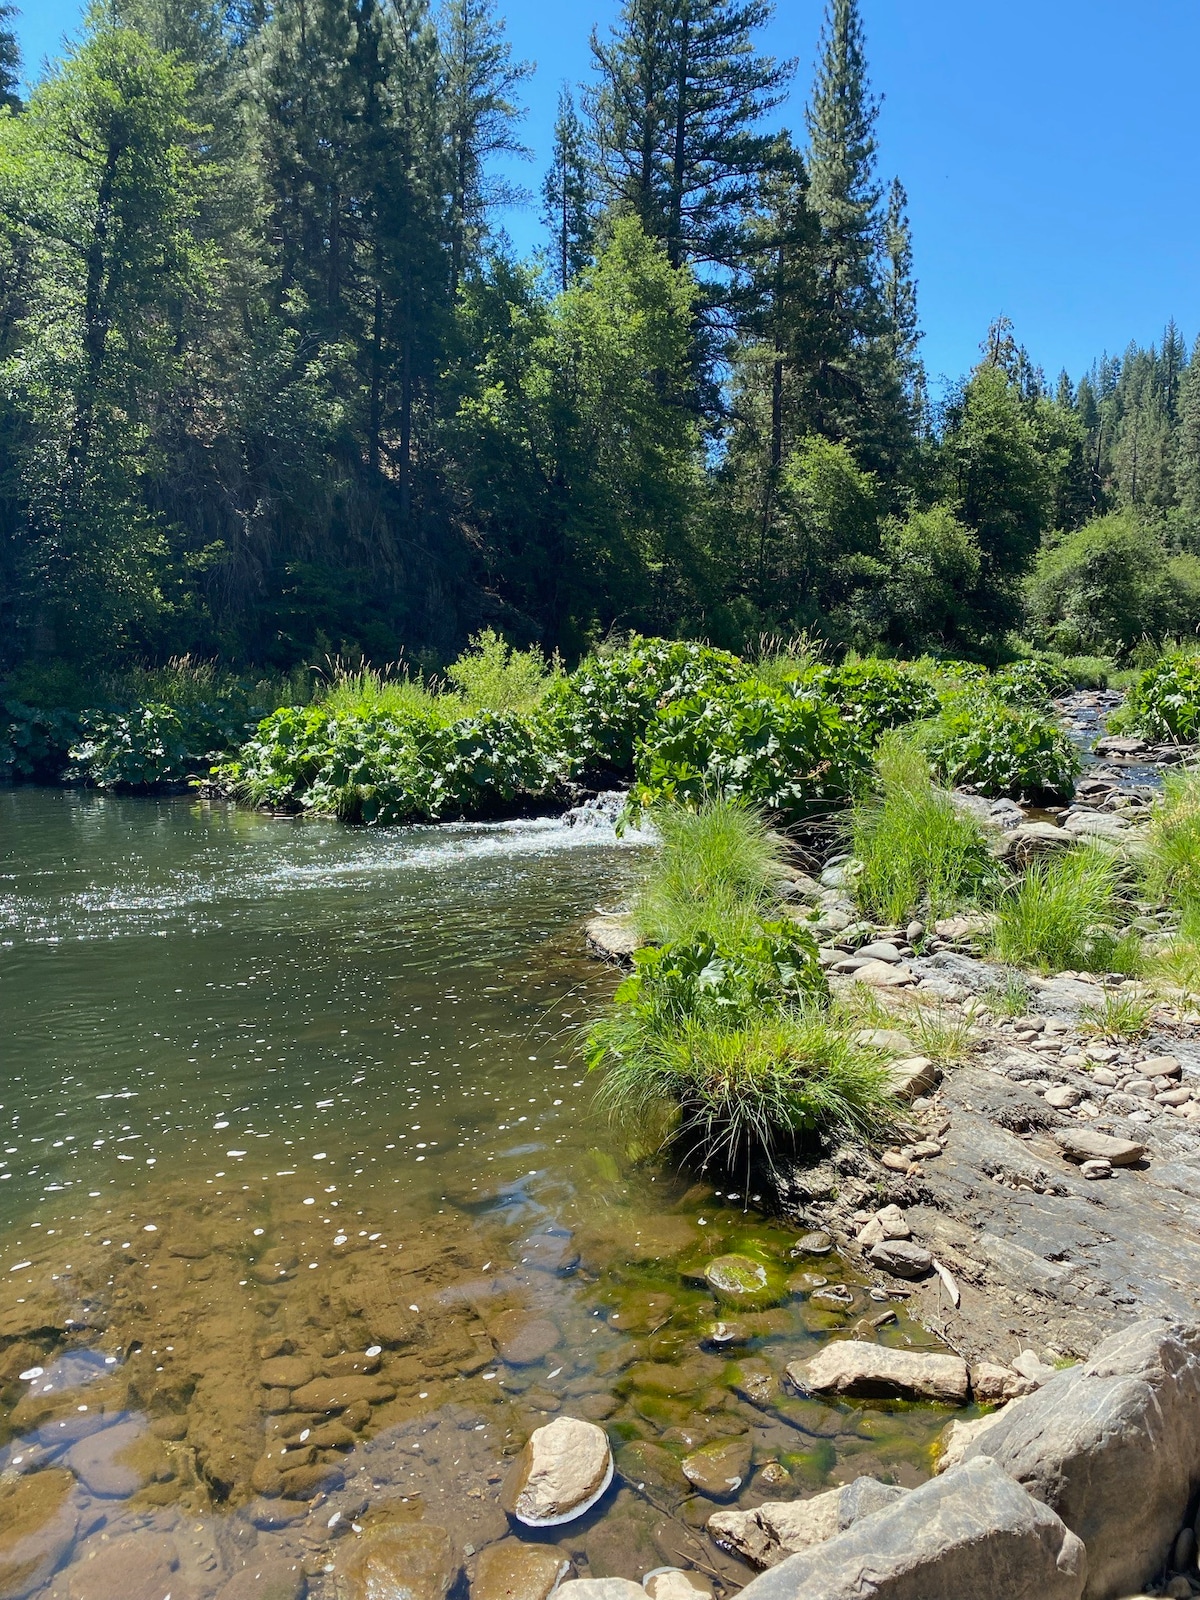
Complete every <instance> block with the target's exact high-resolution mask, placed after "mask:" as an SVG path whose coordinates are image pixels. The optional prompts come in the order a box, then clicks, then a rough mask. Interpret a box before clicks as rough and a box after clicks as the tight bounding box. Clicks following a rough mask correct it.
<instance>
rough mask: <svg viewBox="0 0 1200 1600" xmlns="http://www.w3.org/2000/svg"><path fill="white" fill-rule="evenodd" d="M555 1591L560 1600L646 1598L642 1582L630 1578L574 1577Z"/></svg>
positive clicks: (643, 1599) (639, 1599) (632, 1599)
mask: <svg viewBox="0 0 1200 1600" xmlns="http://www.w3.org/2000/svg"><path fill="white" fill-rule="evenodd" d="M554 1592H555V1594H556V1595H557V1596H558V1600H646V1591H645V1590H644V1589H643V1588H642V1586H641V1584H640V1583H634V1582H633V1581H632V1580H631V1579H629V1578H572V1579H571V1580H570V1581H569V1582H568V1583H564V1584H563V1585H562V1586H561V1587H560V1588H558V1589H556V1590H555V1591H554Z"/></svg>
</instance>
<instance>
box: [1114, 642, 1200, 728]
mask: <svg viewBox="0 0 1200 1600" xmlns="http://www.w3.org/2000/svg"><path fill="white" fill-rule="evenodd" d="M1122 711H1123V718H1122V720H1123V722H1124V723H1125V724H1126V725H1132V726H1133V727H1136V728H1139V729H1140V730H1141V732H1142V733H1144V734H1145V736H1146V738H1148V739H1156V740H1159V741H1161V742H1162V743H1170V744H1194V743H1195V742H1196V740H1197V739H1198V738H1200V651H1198V650H1194V649H1191V650H1182V649H1177V650H1171V651H1169V652H1168V653H1167V654H1166V655H1164V656H1163V657H1162V658H1161V659H1160V660H1159V661H1157V662H1156V663H1155V664H1154V665H1153V666H1152V667H1148V668H1147V669H1146V671H1145V672H1143V673H1142V675H1141V677H1140V678H1139V679H1138V680H1137V682H1136V683H1135V684H1134V686H1133V688H1132V689H1131V690H1130V691H1129V695H1128V698H1127V700H1126V703H1125V705H1124V707H1123V708H1122Z"/></svg>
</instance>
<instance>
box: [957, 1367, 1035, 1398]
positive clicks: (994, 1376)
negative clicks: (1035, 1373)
mask: <svg viewBox="0 0 1200 1600" xmlns="http://www.w3.org/2000/svg"><path fill="white" fill-rule="evenodd" d="M1033 1387H1034V1385H1033V1383H1032V1381H1031V1380H1030V1379H1029V1378H1026V1377H1023V1376H1022V1375H1021V1374H1020V1373H1019V1372H1014V1371H1013V1370H1012V1368H1011V1367H1002V1366H1000V1365H999V1364H998V1363H997V1362H995V1361H978V1362H976V1364H975V1365H974V1366H973V1367H972V1368H971V1394H972V1395H973V1397H974V1398H975V1399H976V1400H982V1401H983V1402H984V1403H985V1404H987V1405H1002V1404H1003V1403H1004V1402H1005V1401H1006V1400H1017V1399H1019V1398H1020V1396H1021V1395H1023V1394H1028V1393H1029V1392H1030V1390H1031V1389H1032V1388H1033Z"/></svg>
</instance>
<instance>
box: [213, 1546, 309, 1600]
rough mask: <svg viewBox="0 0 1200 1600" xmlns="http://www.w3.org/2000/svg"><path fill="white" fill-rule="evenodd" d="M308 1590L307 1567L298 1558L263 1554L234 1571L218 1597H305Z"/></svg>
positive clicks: (289, 1599) (241, 1599) (254, 1599)
mask: <svg viewBox="0 0 1200 1600" xmlns="http://www.w3.org/2000/svg"><path fill="white" fill-rule="evenodd" d="M304 1590H305V1579H304V1569H303V1567H302V1566H301V1565H300V1563H299V1562H298V1561H289V1560H288V1558H287V1557H286V1556H274V1557H272V1556H268V1557H267V1558H266V1559H263V1558H262V1557H259V1558H258V1559H257V1560H255V1559H252V1560H251V1561H249V1562H248V1563H247V1565H246V1566H245V1567H244V1568H243V1569H242V1571H241V1572H235V1573H234V1575H233V1577H232V1578H230V1579H229V1581H228V1583H226V1584H225V1585H224V1587H223V1588H221V1589H219V1590H218V1591H217V1600H302V1597H303V1595H304Z"/></svg>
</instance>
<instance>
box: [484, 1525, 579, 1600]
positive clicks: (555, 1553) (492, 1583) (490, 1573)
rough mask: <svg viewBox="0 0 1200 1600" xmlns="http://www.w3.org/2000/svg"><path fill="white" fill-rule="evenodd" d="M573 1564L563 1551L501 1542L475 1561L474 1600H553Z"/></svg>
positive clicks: (513, 1540) (517, 1542) (540, 1546)
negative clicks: (551, 1599)
mask: <svg viewBox="0 0 1200 1600" xmlns="http://www.w3.org/2000/svg"><path fill="white" fill-rule="evenodd" d="M570 1565H571V1563H570V1561H569V1560H568V1559H567V1557H566V1556H565V1555H563V1553H562V1551H561V1550H555V1549H552V1548H548V1547H547V1546H546V1545H541V1544H522V1543H521V1541H520V1540H519V1539H501V1541H500V1543H499V1544H490V1545H488V1546H487V1548H486V1549H484V1550H481V1551H480V1552H479V1554H478V1556H477V1557H476V1558H475V1576H474V1577H473V1578H472V1579H471V1600H549V1597H550V1595H552V1594H553V1593H554V1590H555V1587H556V1585H557V1584H558V1582H559V1580H560V1579H561V1578H562V1577H563V1575H564V1574H565V1573H566V1572H567V1570H568V1569H569V1568H570Z"/></svg>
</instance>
